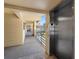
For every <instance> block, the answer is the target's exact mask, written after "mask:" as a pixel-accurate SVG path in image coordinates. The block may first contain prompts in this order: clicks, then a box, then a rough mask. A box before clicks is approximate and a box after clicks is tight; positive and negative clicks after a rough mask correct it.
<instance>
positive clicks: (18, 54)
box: [4, 37, 53, 59]
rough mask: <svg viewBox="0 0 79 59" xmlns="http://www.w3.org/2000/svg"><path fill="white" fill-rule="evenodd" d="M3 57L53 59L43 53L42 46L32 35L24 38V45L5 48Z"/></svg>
mask: <svg viewBox="0 0 79 59" xmlns="http://www.w3.org/2000/svg"><path fill="white" fill-rule="evenodd" d="M4 58H5V59H53V57H48V56H47V55H45V51H44V49H43V47H42V46H41V45H40V44H39V43H38V42H37V40H36V39H35V38H34V37H30V38H26V39H25V43H24V45H21V46H15V47H9V48H5V51H4Z"/></svg>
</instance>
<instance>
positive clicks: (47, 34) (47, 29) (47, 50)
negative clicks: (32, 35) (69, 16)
mask: <svg viewBox="0 0 79 59" xmlns="http://www.w3.org/2000/svg"><path fill="white" fill-rule="evenodd" d="M49 21H50V18H49V13H47V14H46V34H45V35H46V53H47V54H48V55H49V48H50V47H49V23H50V22H49Z"/></svg>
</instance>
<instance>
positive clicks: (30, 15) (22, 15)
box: [4, 8, 45, 22]
mask: <svg viewBox="0 0 79 59" xmlns="http://www.w3.org/2000/svg"><path fill="white" fill-rule="evenodd" d="M4 13H6V14H14V15H15V14H16V15H17V16H18V17H19V19H21V20H23V21H24V22H26V21H37V20H41V16H45V14H42V13H36V12H29V11H23V10H17V9H11V8H4Z"/></svg>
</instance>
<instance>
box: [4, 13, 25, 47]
mask: <svg viewBox="0 0 79 59" xmlns="http://www.w3.org/2000/svg"><path fill="white" fill-rule="evenodd" d="M23 41H24V40H23V23H22V20H20V19H19V18H17V17H16V16H15V15H14V14H8V13H5V16H4V46H5V47H9V46H15V45H20V44H23Z"/></svg>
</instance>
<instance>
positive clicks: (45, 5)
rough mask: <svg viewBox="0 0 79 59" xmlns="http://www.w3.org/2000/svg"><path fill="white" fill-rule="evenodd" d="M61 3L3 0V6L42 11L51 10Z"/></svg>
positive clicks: (55, 0)
mask: <svg viewBox="0 0 79 59" xmlns="http://www.w3.org/2000/svg"><path fill="white" fill-rule="evenodd" d="M61 1H62V0H4V2H5V4H9V5H14V6H20V7H25V8H31V9H35V10H44V11H49V10H51V9H53V8H54V7H55V6H56V5H58V4H59V3H60V2H61Z"/></svg>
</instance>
